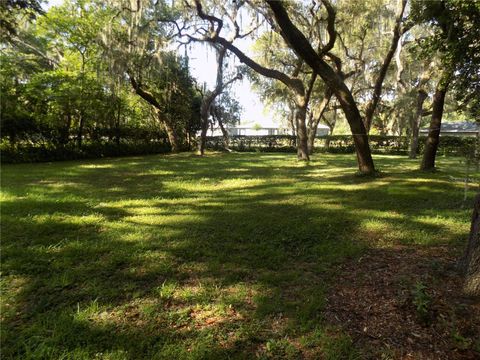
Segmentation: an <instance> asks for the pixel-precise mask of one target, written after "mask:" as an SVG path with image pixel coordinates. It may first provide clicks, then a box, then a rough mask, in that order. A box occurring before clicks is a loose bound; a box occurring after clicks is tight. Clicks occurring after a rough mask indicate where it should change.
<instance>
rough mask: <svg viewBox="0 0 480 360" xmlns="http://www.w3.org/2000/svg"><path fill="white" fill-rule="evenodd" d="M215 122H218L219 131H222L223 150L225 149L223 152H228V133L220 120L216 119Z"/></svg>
mask: <svg viewBox="0 0 480 360" xmlns="http://www.w3.org/2000/svg"><path fill="white" fill-rule="evenodd" d="M217 120H218V125H219V126H220V130H221V131H222V136H223V148H224V149H225V151H230V136H229V134H228V131H227V129H225V126H224V125H223V121H222V119H221V118H220V117H218V118H217Z"/></svg>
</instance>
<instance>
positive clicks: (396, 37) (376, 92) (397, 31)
mask: <svg viewBox="0 0 480 360" xmlns="http://www.w3.org/2000/svg"><path fill="white" fill-rule="evenodd" d="M406 5H407V0H399V1H398V5H397V7H398V9H397V14H396V19H395V27H394V29H393V37H392V42H391V44H390V48H389V50H388V52H387V54H386V55H385V58H384V59H383V63H382V66H381V67H380V71H379V73H378V76H377V79H376V80H375V85H374V89H373V94H372V99H371V100H370V101H369V102H368V104H367V108H366V110H365V118H364V121H365V128H366V130H367V134H368V133H369V132H370V128H371V127H372V119H373V115H374V114H375V110H376V109H377V106H378V103H379V101H380V98H381V96H382V87H383V81H384V80H385V76H386V75H387V71H388V67H389V66H390V63H391V62H392V59H393V56H394V55H395V52H396V50H397V46H398V42H399V41H400V38H401V36H402V22H403V13H404V12H405V7H406Z"/></svg>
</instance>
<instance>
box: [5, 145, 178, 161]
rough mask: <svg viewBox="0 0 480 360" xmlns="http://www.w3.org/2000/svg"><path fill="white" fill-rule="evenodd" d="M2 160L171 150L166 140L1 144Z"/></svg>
mask: <svg viewBox="0 0 480 360" xmlns="http://www.w3.org/2000/svg"><path fill="white" fill-rule="evenodd" d="M0 152H1V161H2V163H25V162H46V161H59V160H76V159H95V158H102V157H115V156H128V155H146V154H163V153H168V152H170V145H169V144H167V143H165V142H121V143H119V144H117V143H110V142H102V143H101V142H94V143H85V144H84V145H82V147H81V148H78V147H76V146H75V145H74V144H67V145H56V146H53V145H48V144H21V145H20V144H15V145H13V146H12V145H11V144H9V143H8V142H2V143H1V144H0Z"/></svg>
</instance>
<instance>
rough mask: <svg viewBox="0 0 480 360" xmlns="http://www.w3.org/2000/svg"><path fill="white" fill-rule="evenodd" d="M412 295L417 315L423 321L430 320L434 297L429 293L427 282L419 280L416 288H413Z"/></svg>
mask: <svg viewBox="0 0 480 360" xmlns="http://www.w3.org/2000/svg"><path fill="white" fill-rule="evenodd" d="M412 297H413V300H412V303H413V305H414V306H415V310H416V312H417V316H418V317H419V319H420V320H421V321H422V322H425V323H426V322H428V321H429V316H430V304H431V302H432V298H431V296H430V295H429V294H428V292H427V287H426V286H425V284H423V283H421V282H417V283H416V284H415V288H414V289H413V290H412Z"/></svg>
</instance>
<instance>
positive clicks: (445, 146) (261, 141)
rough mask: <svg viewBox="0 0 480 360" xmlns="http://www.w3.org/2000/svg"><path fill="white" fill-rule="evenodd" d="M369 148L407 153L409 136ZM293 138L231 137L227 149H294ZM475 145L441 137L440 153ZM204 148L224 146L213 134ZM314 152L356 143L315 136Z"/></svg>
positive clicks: (377, 141) (378, 140) (373, 138)
mask: <svg viewBox="0 0 480 360" xmlns="http://www.w3.org/2000/svg"><path fill="white" fill-rule="evenodd" d="M425 140H426V137H425V136H421V137H420V140H419V153H423V148H424V144H425ZM369 142H370V148H371V149H372V152H374V153H385V154H407V153H408V151H409V138H407V137H406V136H381V135H370V136H369ZM295 144H296V137H295V136H292V135H264V136H245V135H236V136H231V137H230V148H231V149H232V150H236V151H247V152H248V151H261V152H295V151H296V147H295ZM476 146H478V140H477V139H476V138H475V137H459V136H442V137H441V138H440V145H439V152H440V154H445V155H466V154H472V153H474V152H475V151H474V149H475V147H476ZM207 148H209V149H212V150H222V149H223V138H222V137H221V136H212V137H209V138H207ZM315 151H317V152H330V153H353V152H355V146H354V143H353V138H352V136H351V135H330V136H321V137H318V138H316V139H315Z"/></svg>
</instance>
